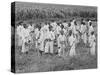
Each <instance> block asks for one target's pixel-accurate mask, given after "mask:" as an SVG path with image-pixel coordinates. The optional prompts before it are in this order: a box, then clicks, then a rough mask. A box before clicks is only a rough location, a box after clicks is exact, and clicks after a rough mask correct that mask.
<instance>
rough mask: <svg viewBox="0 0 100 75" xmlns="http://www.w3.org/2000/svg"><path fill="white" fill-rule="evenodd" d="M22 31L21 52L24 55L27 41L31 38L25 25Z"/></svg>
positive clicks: (26, 49)
mask: <svg viewBox="0 0 100 75" xmlns="http://www.w3.org/2000/svg"><path fill="white" fill-rule="evenodd" d="M24 27H25V28H24V29H23V30H22V41H23V43H22V52H23V53H25V52H27V51H28V50H29V49H28V48H29V47H28V44H29V41H30V40H31V37H30V32H29V31H28V28H27V27H28V26H27V25H26V24H24Z"/></svg>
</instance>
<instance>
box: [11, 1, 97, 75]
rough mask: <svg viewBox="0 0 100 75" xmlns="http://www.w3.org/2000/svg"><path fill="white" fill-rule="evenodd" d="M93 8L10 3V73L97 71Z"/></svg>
mask: <svg viewBox="0 0 100 75" xmlns="http://www.w3.org/2000/svg"><path fill="white" fill-rule="evenodd" d="M97 22H98V20H97V7H96V6H81V5H65V4H49V3H47V4H46V3H34V2H33V3H32V2H13V3H12V4H11V71H12V72H14V73H30V72H31V73H33V72H49V71H67V70H83V69H96V68H97V52H98V51H97V46H98V45H97V41H98V40H97V36H98V34H97V28H98V25H97Z"/></svg>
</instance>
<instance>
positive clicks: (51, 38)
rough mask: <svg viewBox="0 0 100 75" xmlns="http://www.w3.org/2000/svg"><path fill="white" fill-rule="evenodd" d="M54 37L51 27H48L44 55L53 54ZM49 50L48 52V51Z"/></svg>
mask: <svg viewBox="0 0 100 75" xmlns="http://www.w3.org/2000/svg"><path fill="white" fill-rule="evenodd" d="M54 39H55V35H54V32H53V31H52V26H49V31H47V36H46V38H45V53H49V52H50V53H51V54H53V52H54V51H53V44H54ZM49 50H50V51H49Z"/></svg>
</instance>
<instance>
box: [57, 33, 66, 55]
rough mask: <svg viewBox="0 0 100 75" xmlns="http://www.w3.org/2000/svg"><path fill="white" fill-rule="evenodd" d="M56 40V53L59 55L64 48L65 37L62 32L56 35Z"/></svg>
mask: <svg viewBox="0 0 100 75" xmlns="http://www.w3.org/2000/svg"><path fill="white" fill-rule="evenodd" d="M57 41H58V55H59V56H61V55H62V53H61V52H63V54H64V50H65V42H66V37H65V35H64V32H61V34H60V35H59V36H58V38H57Z"/></svg>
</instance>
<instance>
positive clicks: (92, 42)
mask: <svg viewBox="0 0 100 75" xmlns="http://www.w3.org/2000/svg"><path fill="white" fill-rule="evenodd" d="M95 41H96V38H95V35H94V32H91V35H90V36H89V45H90V54H91V55H95V46H96V42H95Z"/></svg>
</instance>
